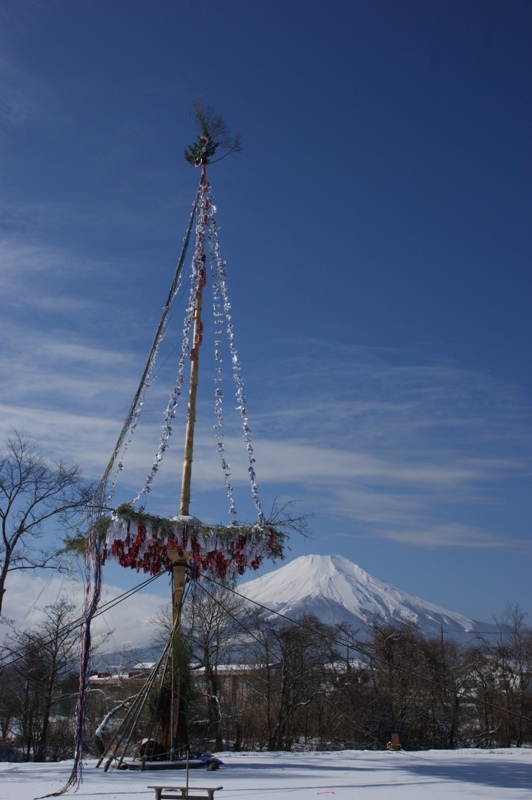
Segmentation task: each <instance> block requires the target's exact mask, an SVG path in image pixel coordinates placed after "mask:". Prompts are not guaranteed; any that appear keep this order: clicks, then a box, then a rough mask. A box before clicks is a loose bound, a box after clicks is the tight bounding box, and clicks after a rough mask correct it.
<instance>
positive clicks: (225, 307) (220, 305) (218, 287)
mask: <svg viewBox="0 0 532 800" xmlns="http://www.w3.org/2000/svg"><path fill="white" fill-rule="evenodd" d="M208 199H209V203H208V208H207V219H208V233H209V254H210V262H211V270H212V275H213V294H214V314H215V324H216V327H217V332H218V333H221V331H222V329H221V328H220V327H219V325H220V324H223V323H224V322H225V333H226V336H227V340H228V343H229V351H230V354H231V366H232V370H233V378H234V382H235V394H236V409H237V411H238V413H239V414H240V420H241V426H242V438H243V439H244V442H245V445H246V450H247V454H248V463H249V466H248V475H249V481H250V486H251V497H252V499H253V502H254V503H255V508H256V509H257V515H258V520H259V523H260V524H264V523H265V516H264V513H263V511H262V506H261V502H260V498H259V489H258V486H257V476H256V473H255V454H254V451H253V444H252V442H251V429H250V427H249V418H248V414H247V407H246V397H245V395H244V380H243V378H242V374H241V371H242V366H241V364H240V358H239V356H238V350H237V347H236V339H235V332H234V327H233V319H232V315H231V303H230V302H229V294H228V289H227V269H226V262H225V261H224V259H223V258H222V256H221V253H220V244H219V241H218V226H217V224H216V206H215V205H214V203H213V201H212V195H211V192H210V187H209V196H208ZM217 365H218V370H217V373H216V377H215V381H216V380H217V379H218V378H219V377H220V375H221V366H220V361H219V360H217ZM222 397H223V395H222V394H221V393H220V392H219V391H218V389H217V390H216V401H217V403H218V406H217V407H215V412H216V414H217V425H216V426H215V433H216V436H217V440H218V449H219V451H220V456H221V461H222V469H223V470H224V474H225V478H226V486H227V489H228V495H229V502H230V509H229V510H230V513H231V514H233V518H234V517H235V516H236V511H235V508H234V501H233V497H232V487H231V485H230V484H229V482H228V477H229V473H228V469H229V467H228V464H227V463H226V461H225V458H224V448H223V441H222V439H221V416H222V415H221V402H222Z"/></svg>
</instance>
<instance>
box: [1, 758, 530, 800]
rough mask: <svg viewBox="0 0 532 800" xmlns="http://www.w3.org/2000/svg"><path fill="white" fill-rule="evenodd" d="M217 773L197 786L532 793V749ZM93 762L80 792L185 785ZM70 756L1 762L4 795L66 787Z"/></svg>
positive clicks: (264, 797)
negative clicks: (108, 768)
mask: <svg viewBox="0 0 532 800" xmlns="http://www.w3.org/2000/svg"><path fill="white" fill-rule="evenodd" d="M218 755H220V758H221V759H222V760H223V762H224V764H223V766H222V767H221V768H220V770H218V771H217V772H208V771H207V770H203V769H201V770H200V769H196V770H191V772H190V778H189V785H190V788H193V787H194V786H223V787H224V788H223V790H222V791H220V792H217V793H216V794H215V800H216V799H217V800H316V798H321V800H328V798H330V800H466V798H467V799H468V800H470V799H471V798H482V800H489V799H490V798H493V800H531V798H532V749H528V750H527V749H497V750H453V751H445V750H443V751H442V750H431V751H428V752H416V753H406V752H385V753H383V752H379V753H373V752H369V751H358V750H357V751H354V750H344V751H342V752H333V753H221V754H218ZM95 764H96V762H94V761H89V762H88V763H87V765H86V766H85V769H84V776H83V783H82V784H81V787H80V788H79V790H78V792H77V795H76V796H77V797H79V798H90V800H102V798H105V799H106V800H153V798H154V793H153V790H152V789H149V788H148V786H150V785H153V784H164V783H167V782H168V783H169V784H170V785H175V786H179V785H184V784H185V774H184V772H183V771H181V770H179V771H176V772H122V771H113V772H108V773H104V772H102V770H101V769H96V767H95ZM69 774H70V762H66V761H65V762H62V763H59V764H9V763H0V799H1V800H32V798H35V797H39V796H42V795H44V794H47V793H49V792H55V791H57V790H58V789H60V788H61V787H62V786H63V785H64V783H65V781H66V779H67V777H68V775H69Z"/></svg>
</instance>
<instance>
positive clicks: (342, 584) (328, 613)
mask: <svg viewBox="0 0 532 800" xmlns="http://www.w3.org/2000/svg"><path fill="white" fill-rule="evenodd" d="M239 592H240V593H241V594H243V595H245V596H246V597H248V598H249V599H250V600H254V601H255V602H256V603H260V604H262V605H264V606H266V607H267V608H270V609H272V610H273V611H276V612H280V613H281V614H284V615H286V616H288V617H291V618H292V619H294V618H296V619H297V618H299V617H301V616H302V615H305V614H313V615H314V616H316V617H317V618H318V619H319V620H320V621H321V622H324V623H326V624H328V625H335V624H337V623H349V624H350V625H351V626H352V627H354V628H355V629H357V630H358V632H359V635H362V636H363V635H364V634H365V633H366V632H367V630H368V629H369V627H370V626H371V624H372V622H373V621H374V620H376V621H378V622H379V623H381V624H383V623H394V624H395V623H410V624H413V625H415V626H417V627H419V629H420V630H421V632H422V633H423V634H424V635H425V636H434V635H439V634H440V633H441V631H442V629H443V631H444V632H446V633H448V634H450V635H451V636H452V635H453V634H454V635H456V634H460V633H464V632H474V631H476V630H479V631H480V630H482V631H491V630H493V631H495V630H496V626H494V625H490V624H488V623H485V622H477V621H475V620H472V619H469V618H468V617H465V616H463V614H457V613H455V612H453V611H447V609H445V608H440V607H439V606H436V605H433V604H432V603H429V602H427V601H425V600H421V599H420V598H419V597H415V596H414V595H412V594H408V592H404V591H402V590H401V589H397V588H396V587H395V586H391V585H390V584H388V583H385V582H384V581H381V580H379V579H378V578H375V577H374V576H373V575H370V574H369V572H366V571H365V570H363V569H361V567H359V566H357V565H356V564H354V563H353V562H352V561H349V559H347V558H344V557H343V556H318V555H309V556H301V557H300V558H296V559H295V560H294V561H292V562H290V563H289V564H286V565H285V566H283V567H281V568H280V569H277V570H275V571H274V572H270V573H269V574H268V575H264V576H263V577H261V578H256V579H255V580H253V581H249V582H247V583H244V584H241V585H240V586H239Z"/></svg>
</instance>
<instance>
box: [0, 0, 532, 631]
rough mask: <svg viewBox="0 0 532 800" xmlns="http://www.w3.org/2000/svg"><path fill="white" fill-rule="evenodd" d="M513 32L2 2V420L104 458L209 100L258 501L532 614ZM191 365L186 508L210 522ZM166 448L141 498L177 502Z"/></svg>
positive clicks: (138, 443) (424, 7)
mask: <svg viewBox="0 0 532 800" xmlns="http://www.w3.org/2000/svg"><path fill="white" fill-rule="evenodd" d="M531 29H532V6H531V5H530V3H527V2H518V1H516V2H513V1H511V0H510V1H509V2H505V3H500V2H495V3H493V2H489V1H488V0H485V1H483V2H469V0H465V1H464V0H461V1H460V2H453V1H452V0H449V2H432V3H426V2H417V1H416V0H404V2H388V0H383V1H382V2H379V0H371V2H359V1H358V0H350V2H344V0H336V1H335V2H334V3H325V2H322V1H321V0H320V2H315V1H314V0H305V2H295V1H294V2H293V1H292V0H283V1H282V2H277V1H276V0H267V1H265V2H263V3H258V2H250V1H249V0H224V2H214V1H209V2H207V1H204V2H201V1H199V0H198V1H197V2H193V1H192V0H190V2H186V1H185V0H181V2H169V1H168V0H159V1H158V2H157V3H153V2H147V0H90V2H89V0H76V2H70V1H69V2H67V1H66V0H64V1H63V0H46V2H41V1H40V0H0V52H1V55H0V67H1V68H0V224H1V228H0V238H1V245H2V250H1V255H0V258H1V271H0V287H1V295H0V298H1V299H0V308H1V316H0V331H1V338H2V342H3V348H2V359H1V360H0V381H1V387H2V388H1V393H0V408H1V414H0V434H1V435H2V438H4V437H5V435H7V434H8V433H9V431H10V430H12V429H13V428H17V429H18V430H21V431H23V432H25V433H27V434H28V435H29V436H31V437H34V438H36V439H37V440H38V441H39V442H40V443H41V445H42V447H43V450H44V451H45V452H47V453H49V454H50V455H51V456H65V457H67V458H71V459H73V460H75V461H77V462H79V463H80V464H81V465H82V466H83V468H84V471H85V473H86V474H87V475H88V476H89V477H93V478H99V476H100V475H101V474H102V472H103V470H104V469H105V466H106V464H107V461H108V458H109V456H110V453H111V451H112V448H113V446H114V444H115V441H116V438H117V436H118V433H119V430H120V427H121V423H122V420H123V418H124V416H125V414H126V411H127V409H128V407H129V403H130V401H131V398H132V395H133V392H134V390H135V388H136V385H137V382H138V380H139V378H140V374H141V372H142V368H143V366H144V362H145V358H146V356H147V352H148V349H149V346H150V344H151V340H152V337H153V334H154V332H155V328H156V325H157V323H158V321H159V316H160V313H161V310H162V306H163V304H164V301H165V299H166V295H167V292H168V288H169V285H170V281H171V278H172V275H173V270H174V266H175V263H176V261H177V258H178V256H179V252H180V247H181V242H182V238H183V236H184V232H185V227H186V223H187V219H188V215H189V212H190V208H191V204H192V200H193V197H194V193H195V189H196V185H197V181H198V177H199V176H198V174H197V171H195V170H194V169H193V168H192V167H191V166H189V165H188V164H187V163H186V162H185V160H184V159H183V155H182V154H183V150H184V149H185V147H186V146H188V145H189V144H190V143H191V142H192V141H193V140H194V139H195V136H196V129H195V127H194V122H193V119H192V117H191V114H190V110H191V106H192V102H193V99H194V97H195V96H197V95H201V96H202V97H203V98H204V101H205V102H206V103H207V104H209V105H212V106H213V107H214V108H215V109H216V110H217V111H218V112H219V113H221V114H223V116H224V117H225V119H226V121H227V122H228V124H229V125H230V126H231V127H232V128H233V129H234V130H238V131H240V133H241V135H242V140H243V151H242V153H241V154H240V156H239V157H238V159H237V160H233V159H231V158H227V159H225V160H223V161H221V162H220V163H219V164H216V165H213V166H212V167H211V168H210V170H209V178H210V181H211V183H212V187H213V192H214V197H215V201H216V204H217V207H218V224H219V226H220V242H221V248H222V254H223V256H224V258H225V259H226V260H227V265H228V272H229V288H230V294H231V300H232V306H233V308H232V311H233V321H234V325H235V333H236V337H237V344H238V348H239V354H240V357H241V361H242V364H243V376H244V381H245V386H246V395H247V400H248V411H249V417H250V423H251V428H252V434H253V443H254V447H255V455H256V458H257V477H258V483H259V487H260V490H261V497H262V503H263V506H264V507H265V510H267V511H268V510H269V508H270V507H271V505H272V503H273V501H274V499H275V498H276V497H277V498H279V502H281V503H282V502H285V501H286V500H290V499H294V500H297V501H300V502H299V504H298V506H297V509H298V511H300V512H301V513H311V514H313V517H312V519H311V527H312V530H313V536H312V539H310V540H308V539H302V538H300V537H293V538H292V541H291V552H290V553H289V556H290V557H295V556H299V555H302V554H305V553H323V554H327V553H331V554H332V553H340V554H342V555H345V556H347V557H348V558H350V559H352V560H353V561H355V562H356V563H357V564H359V565H360V566H361V567H363V568H364V569H366V570H368V571H369V572H372V573H373V574H375V575H377V576H378V577H379V578H381V579H383V580H386V581H388V582H390V583H393V584H395V585H396V586H399V587H400V588H402V589H405V590H407V591H409V592H411V593H413V594H417V595H419V596H421V597H423V598H425V599H427V600H430V601H431V602H434V603H437V604H439V605H442V606H444V607H447V608H449V609H452V610H456V611H460V612H461V613H464V614H466V615H469V616H471V617H474V618H476V619H484V620H491V619H492V617H493V616H498V617H501V616H502V615H503V613H504V610H505V607H506V606H507V604H515V603H518V604H519V605H520V606H521V608H522V609H523V610H525V611H527V612H528V613H529V614H531V613H532V596H531V589H530V577H529V576H530V572H531V555H532V547H531V539H530V397H531V372H530V345H531V341H530V338H531V337H530V322H529V319H530V313H529V305H530V299H529V298H530V277H529V270H530V267H529V265H530V255H531V242H530V217H531V213H530V212H531V207H530V206H531V204H530V177H531V175H530V172H531V171H530V144H529V142H530V139H531V133H532V125H531V122H532V120H531V116H532V112H531V108H532V105H531V102H530V101H531V86H532V70H531V60H532V59H531V55H530V47H529V43H530V34H531ZM182 315H183V305H182V304H181V306H178V308H177V310H176V312H175V320H174V322H175V324H174V326H173V327H172V328H171V330H170V331H169V334H168V336H167V338H166V340H165V344H164V349H163V350H162V351H161V355H160V362H159V364H160V366H159V368H158V374H157V381H154V386H153V388H152V394H151V395H150V397H149V400H148V401H147V403H146V413H145V414H144V415H143V417H144V419H143V420H142V422H143V423H145V425H144V424H143V426H141V427H142V430H139V432H138V434H137V435H136V440H135V443H134V444H132V447H131V450H130V452H129V454H128V461H127V468H126V470H125V471H124V476H123V482H122V485H121V486H120V488H119V492H118V494H119V497H120V498H121V499H122V498H124V499H129V498H130V497H131V496H132V492H133V493H134V492H135V491H136V489H137V488H139V484H140V483H141V482H142V479H143V476H144V474H145V473H146V471H147V470H148V468H149V466H150V465H151V462H152V459H153V455H154V452H155V448H156V447H157V439H158V431H160V427H161V424H162V411H163V410H164V406H165V402H166V400H165V398H166V396H167V393H168V391H169V389H170V388H171V380H172V375H173V374H175V370H176V363H177V356H176V353H177V352H178V349H179V346H180V343H179V331H180V327H181V325H182ZM204 363H205V374H206V381H205V385H202V394H201V396H200V407H201V409H200V414H199V416H198V440H197V441H198V449H197V458H196V461H195V465H194V470H195V471H194V478H195V481H194V485H193V498H192V508H191V511H192V513H194V514H196V516H198V517H200V518H202V519H205V520H217V521H222V522H223V521H225V519H227V515H226V507H227V499H226V497H225V489H224V485H223V480H222V477H221V473H220V471H219V468H218V462H217V455H216V449H215V443H214V438H213V436H212V423H213V421H212V402H211V400H210V399H209V398H210V397H211V396H212V383H211V384H209V381H210V377H209V371H211V372H212V365H211V367H209V361H208V357H207V356H206V357H205V361H204ZM226 414H227V417H228V421H227V425H228V432H227V433H228V445H232V442H233V438H235V439H237V438H238V436H234V437H233V428H232V427H231V422H230V421H229V417H230V414H229V409H227V411H226ZM209 415H210V416H209ZM181 442H182V435H181V429H180V428H179V424H178V422H176V426H175V430H174V435H173V439H172V445H173V448H172V452H171V453H170V455H169V456H168V459H167V461H165V464H164V467H163V469H162V470H161V475H160V481H158V485H157V487H156V489H155V490H154V493H153V496H152V497H151V498H150V504H151V509H150V510H153V511H154V512H159V513H168V514H169V515H171V514H173V513H175V511H176V510H177V509H176V506H177V504H178V491H179V481H180V477H179V473H180V462H181V448H182V444H181ZM236 452H237V451H235V455H234V457H233V459H232V466H233V479H234V482H235V486H236V487H237V491H238V494H239V504H240V509H241V510H240V509H239V510H240V513H241V516H243V517H247V518H250V517H252V515H253V509H252V506H251V505H249V504H248V505H246V503H247V500H246V499H245V498H246V497H247V495H245V493H244V489H245V481H246V464H245V459H244V458H243V457H242V456H239V455H236ZM239 470H241V471H242V472H241V474H240V475H239ZM240 496H241V497H242V500H240ZM224 515H225V516H224ZM107 576H108V579H109V580H112V581H114V582H115V583H116V584H118V585H125V584H126V583H127V582H128V581H129V582H131V581H132V580H133V577H132V576H131V575H129V573H128V575H124V574H123V571H120V570H119V569H118V568H115V567H111V568H109V570H108V572H107ZM161 591H162V592H163V593H164V591H165V590H164V588H163V589H161ZM8 592H9V588H8Z"/></svg>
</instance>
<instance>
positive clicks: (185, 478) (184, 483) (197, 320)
mask: <svg viewBox="0 0 532 800" xmlns="http://www.w3.org/2000/svg"><path fill="white" fill-rule="evenodd" d="M200 184H201V189H200V192H201V191H204V190H205V184H206V177H205V164H203V166H202V176H201V181H200ZM199 208H200V213H203V210H204V209H203V204H202V202H201V199H200V203H199ZM204 223H205V220H201V225H200V226H198V232H197V236H199V237H201V238H200V241H199V247H197V248H196V251H195V258H197V257H198V256H199V257H200V258H201V263H202V266H201V267H200V268H199V270H198V283H197V287H196V298H195V303H194V316H193V322H194V324H193V330H192V337H193V345H192V348H191V350H190V360H191V365H190V380H189V388H188V406H187V424H186V430H185V445H184V453H183V472H182V478H181V496H180V501H179V515H180V516H188V514H189V512H190V487H191V482H192V462H193V457H194V429H195V425H196V398H197V392H198V382H199V348H200V346H201V341H202V334H203V323H202V320H201V312H202V308H203V287H204V286H205V280H206V276H205V250H204V233H203V225H204ZM169 555H170V557H171V558H173V560H174V566H173V568H172V625H173V631H174V634H173V643H172V650H173V653H174V655H175V654H176V651H177V645H178V642H179V638H180V632H181V608H182V603H183V592H184V589H185V583H186V572H185V570H186V563H187V562H186V556H185V557H184V558H182V557H179V556H178V554H177V553H175V556H173V555H172V553H171V552H170V551H169ZM172 674H173V675H174V682H171V687H170V696H171V709H170V713H169V714H168V715H165V716H164V718H163V720H162V738H163V742H162V745H163V748H164V750H165V752H167V753H169V754H170V759H171V760H172V761H173V760H174V759H175V742H176V739H177V735H178V727H179V688H180V687H179V683H180V682H179V675H178V674H177V673H176V671H175V669H174V666H172Z"/></svg>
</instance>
